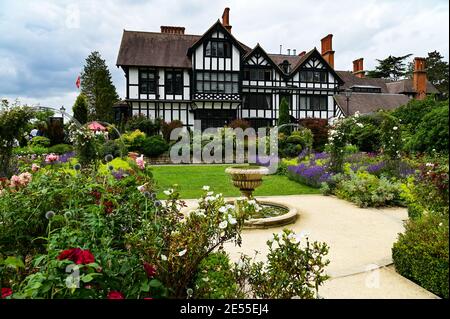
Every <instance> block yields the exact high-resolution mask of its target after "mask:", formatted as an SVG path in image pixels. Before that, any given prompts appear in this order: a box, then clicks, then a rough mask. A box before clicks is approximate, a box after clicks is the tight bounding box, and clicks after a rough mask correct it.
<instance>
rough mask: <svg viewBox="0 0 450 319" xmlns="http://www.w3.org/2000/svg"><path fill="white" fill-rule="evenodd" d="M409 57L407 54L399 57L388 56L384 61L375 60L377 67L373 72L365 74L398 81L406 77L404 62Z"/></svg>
mask: <svg viewBox="0 0 450 319" xmlns="http://www.w3.org/2000/svg"><path fill="white" fill-rule="evenodd" d="M411 55H412V54H407V55H404V56H399V57H396V56H392V55H390V56H388V57H387V58H386V59H382V60H378V59H377V61H378V66H377V67H375V70H371V71H369V72H367V76H368V77H371V78H383V79H389V80H392V81H398V80H399V79H401V78H403V77H405V76H406V75H407V73H408V72H407V71H406V65H405V60H406V59H407V58H409V57H410V56H411Z"/></svg>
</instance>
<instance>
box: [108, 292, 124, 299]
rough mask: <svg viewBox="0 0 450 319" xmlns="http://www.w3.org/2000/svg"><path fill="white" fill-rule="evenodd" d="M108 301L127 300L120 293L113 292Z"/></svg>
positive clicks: (110, 293)
mask: <svg viewBox="0 0 450 319" xmlns="http://www.w3.org/2000/svg"><path fill="white" fill-rule="evenodd" d="M108 299H125V296H124V295H123V294H122V293H121V292H120V291H117V290H113V291H110V292H109V294H108Z"/></svg>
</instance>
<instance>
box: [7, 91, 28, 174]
mask: <svg viewBox="0 0 450 319" xmlns="http://www.w3.org/2000/svg"><path fill="white" fill-rule="evenodd" d="M33 117H34V111H33V110H32V109H31V108H30V107H27V106H19V105H18V103H16V104H13V105H12V106H10V105H9V103H8V101H7V100H3V101H1V104H0V177H10V176H11V175H12V173H13V167H12V150H13V148H14V145H15V143H17V141H18V139H19V138H20V137H22V136H23V135H24V133H25V131H26V130H27V127H28V122H29V121H30V120H31V119H32V118H33Z"/></svg>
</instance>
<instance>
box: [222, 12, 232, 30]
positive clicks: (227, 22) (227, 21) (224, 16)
mask: <svg viewBox="0 0 450 319" xmlns="http://www.w3.org/2000/svg"><path fill="white" fill-rule="evenodd" d="M222 25H223V26H224V27H225V29H227V30H228V32H230V33H231V25H230V8H225V10H223V14H222Z"/></svg>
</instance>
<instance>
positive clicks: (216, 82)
mask: <svg viewBox="0 0 450 319" xmlns="http://www.w3.org/2000/svg"><path fill="white" fill-rule="evenodd" d="M195 76H196V91H197V92H204V93H226V94H237V93H239V74H238V73H237V72H209V71H200V72H196V74H195Z"/></svg>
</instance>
